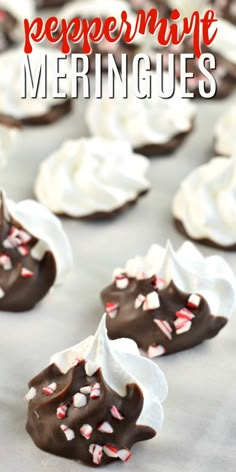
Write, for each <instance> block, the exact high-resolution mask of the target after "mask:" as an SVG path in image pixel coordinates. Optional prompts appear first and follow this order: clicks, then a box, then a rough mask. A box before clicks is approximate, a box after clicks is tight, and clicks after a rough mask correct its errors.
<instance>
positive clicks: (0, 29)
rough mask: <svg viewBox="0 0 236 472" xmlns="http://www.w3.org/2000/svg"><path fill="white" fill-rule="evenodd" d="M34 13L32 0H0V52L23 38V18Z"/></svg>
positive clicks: (29, 17)
mask: <svg viewBox="0 0 236 472" xmlns="http://www.w3.org/2000/svg"><path fill="white" fill-rule="evenodd" d="M34 15H35V10H34V2H33V1H32V0H20V1H16V0H0V53H2V52H4V51H6V50H7V49H9V48H10V47H11V46H13V45H14V44H16V43H20V42H21V41H23V40H24V19H25V18H28V19H29V20H32V19H33V17H34ZM1 73H2V71H1Z"/></svg>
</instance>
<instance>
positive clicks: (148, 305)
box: [143, 292, 160, 311]
mask: <svg viewBox="0 0 236 472" xmlns="http://www.w3.org/2000/svg"><path fill="white" fill-rule="evenodd" d="M159 307H160V300H159V296H158V294H157V293H156V292H151V293H149V294H148V295H147V296H146V298H145V301H144V303H143V310H144V311H149V310H156V309H157V308H159Z"/></svg>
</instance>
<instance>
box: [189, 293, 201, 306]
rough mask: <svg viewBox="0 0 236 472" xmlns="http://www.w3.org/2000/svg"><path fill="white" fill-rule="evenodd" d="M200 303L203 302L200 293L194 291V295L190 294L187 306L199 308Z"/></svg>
mask: <svg viewBox="0 0 236 472" xmlns="http://www.w3.org/2000/svg"><path fill="white" fill-rule="evenodd" d="M200 303H201V297H200V295H197V294H196V293H192V295H190V297H189V299H188V301H187V307H188V308H193V309H196V308H199V306H200Z"/></svg>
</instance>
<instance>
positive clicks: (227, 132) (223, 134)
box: [214, 105, 236, 156]
mask: <svg viewBox="0 0 236 472" xmlns="http://www.w3.org/2000/svg"><path fill="white" fill-rule="evenodd" d="M214 138H215V142H214V148H215V152H216V153H217V154H218V155H220V156H232V155H236V105H234V106H232V107H230V108H229V109H228V110H227V111H226V113H224V114H223V115H222V116H221V117H220V119H219V121H218V122H217V124H216V127H215V131H214Z"/></svg>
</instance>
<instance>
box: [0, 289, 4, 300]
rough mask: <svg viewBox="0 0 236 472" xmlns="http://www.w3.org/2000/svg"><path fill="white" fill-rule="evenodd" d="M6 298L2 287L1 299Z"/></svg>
mask: <svg viewBox="0 0 236 472" xmlns="http://www.w3.org/2000/svg"><path fill="white" fill-rule="evenodd" d="M4 297H5V292H4V290H3V288H2V287H0V299H1V298H4Z"/></svg>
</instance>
